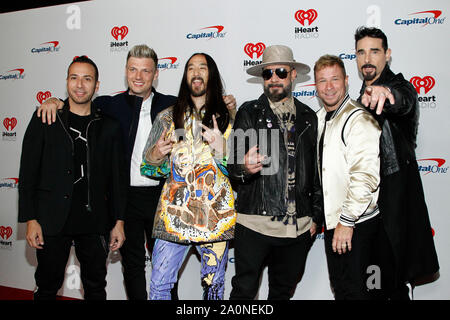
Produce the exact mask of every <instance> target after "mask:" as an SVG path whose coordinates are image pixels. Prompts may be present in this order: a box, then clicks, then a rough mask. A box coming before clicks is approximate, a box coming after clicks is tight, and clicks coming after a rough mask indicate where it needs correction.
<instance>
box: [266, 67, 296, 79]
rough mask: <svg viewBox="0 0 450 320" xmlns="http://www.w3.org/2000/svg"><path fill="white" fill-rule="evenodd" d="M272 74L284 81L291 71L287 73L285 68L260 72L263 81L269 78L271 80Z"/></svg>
mask: <svg viewBox="0 0 450 320" xmlns="http://www.w3.org/2000/svg"><path fill="white" fill-rule="evenodd" d="M274 72H275V73H276V75H277V76H278V78H280V79H286V77H287V76H288V74H289V72H291V71H290V70H289V71H288V70H286V69H285V68H276V69H264V70H263V72H262V77H263V79H264V80H269V79H270V78H272V76H273V74H274Z"/></svg>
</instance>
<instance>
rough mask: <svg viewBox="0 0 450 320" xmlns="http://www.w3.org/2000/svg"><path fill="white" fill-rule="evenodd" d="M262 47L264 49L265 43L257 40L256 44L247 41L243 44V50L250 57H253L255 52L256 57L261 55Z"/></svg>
mask: <svg viewBox="0 0 450 320" xmlns="http://www.w3.org/2000/svg"><path fill="white" fill-rule="evenodd" d="M264 49H266V45H265V44H264V43H262V42H258V43H256V44H253V43H247V44H246V45H245V46H244V52H245V53H246V54H247V55H248V56H249V57H250V59H253V56H254V54H255V53H256V58H259V57H261V55H262V54H263V52H264Z"/></svg>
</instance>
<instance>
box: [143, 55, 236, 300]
mask: <svg viewBox="0 0 450 320" xmlns="http://www.w3.org/2000/svg"><path fill="white" fill-rule="evenodd" d="M223 91H224V90H223V86H222V79H221V77H220V73H219V70H218V68H217V65H216V63H215V62H214V60H213V59H212V58H211V57H210V56H209V55H207V54H205V53H196V54H194V55H192V56H191V58H190V59H189V60H188V62H187V63H186V66H185V69H184V74H183V78H182V81H181V85H180V91H179V93H178V99H177V101H176V103H175V105H174V106H173V107H170V108H168V109H166V110H164V111H162V112H160V113H159V114H158V116H157V117H156V120H155V122H154V124H153V127H152V130H151V132H150V135H149V138H148V141H147V145H146V147H145V149H144V159H143V163H142V166H141V173H142V174H144V175H148V176H152V177H167V179H166V183H165V185H164V187H163V190H162V193H161V197H160V200H159V204H158V209H157V212H156V217H155V224H154V227H153V237H155V238H156V239H157V240H156V242H155V247H154V250H153V256H152V267H153V268H152V276H151V282H150V298H151V299H154V300H159V299H161V300H168V299H170V298H171V296H170V290H171V288H172V287H173V286H174V284H175V283H176V282H177V277H178V271H179V269H180V267H181V265H182V263H183V260H184V258H185V254H186V252H187V250H188V249H189V248H190V245H195V248H196V249H197V251H198V252H199V254H200V256H201V266H202V267H201V280H202V285H203V287H204V295H203V298H204V299H209V300H216V299H223V293H224V278H225V267H226V265H227V258H228V240H230V239H232V238H233V236H234V224H235V220H236V213H235V210H234V197H233V192H232V190H231V184H230V181H229V180H228V177H227V171H226V165H227V156H226V155H227V153H226V140H227V138H228V136H229V135H230V132H231V128H232V120H231V116H230V114H229V111H228V109H227V106H226V104H225V103H224V101H223V98H222V95H223Z"/></svg>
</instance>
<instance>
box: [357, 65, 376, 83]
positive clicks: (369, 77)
mask: <svg viewBox="0 0 450 320" xmlns="http://www.w3.org/2000/svg"><path fill="white" fill-rule="evenodd" d="M364 68H373V69H374V71H373V72H372V73H366V72H364ZM361 74H362V76H363V79H364V81H371V80H373V79H375V77H376V76H377V67H375V66H374V65H373V64H365V65H363V66H362V67H361Z"/></svg>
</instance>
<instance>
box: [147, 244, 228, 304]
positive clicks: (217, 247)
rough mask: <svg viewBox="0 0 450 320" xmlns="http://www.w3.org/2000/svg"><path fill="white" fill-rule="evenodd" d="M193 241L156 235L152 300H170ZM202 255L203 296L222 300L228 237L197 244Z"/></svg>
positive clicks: (151, 283) (151, 282)
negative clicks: (177, 241) (171, 292)
mask: <svg viewBox="0 0 450 320" xmlns="http://www.w3.org/2000/svg"><path fill="white" fill-rule="evenodd" d="M189 248H190V245H186V244H180V243H174V242H169V241H165V240H161V239H157V240H156V242H155V247H154V248H153V254H152V275H151V279H150V300H170V299H171V294H170V290H171V289H172V288H173V286H174V284H175V283H176V282H177V278H178V271H179V270H180V268H181V265H182V264H183V261H184V259H185V258H186V254H187V253H188V251H189ZM195 248H196V249H197V251H198V253H199V254H200V257H201V269H200V278H201V280H202V286H203V299H204V300H223V295H224V283H225V269H226V266H227V260H228V241H221V242H214V243H203V244H196V245H195Z"/></svg>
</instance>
